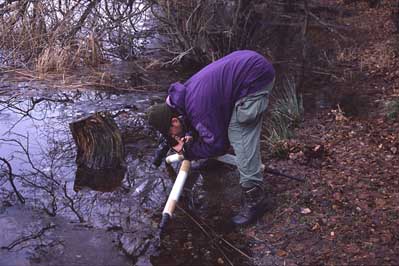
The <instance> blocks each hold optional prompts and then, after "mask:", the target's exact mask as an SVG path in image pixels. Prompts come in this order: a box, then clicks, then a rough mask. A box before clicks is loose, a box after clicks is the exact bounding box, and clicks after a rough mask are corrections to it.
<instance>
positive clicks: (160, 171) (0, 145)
mask: <svg viewBox="0 0 399 266" xmlns="http://www.w3.org/2000/svg"><path fill="white" fill-rule="evenodd" d="M163 98H164V95H163V94H162V93H158V94H154V93H152V94H151V96H150V95H149V94H146V93H144V92H143V93H139V92H135V93H128V92H121V93H119V92H115V91H108V92H107V91H96V90H86V91H85V90H53V89H52V90H49V89H48V88H47V89H46V88H41V87H40V86H38V87H34V86H32V84H24V83H20V84H17V85H16V84H10V86H7V84H6V83H5V84H4V85H3V87H2V89H1V91H0V110H1V111H0V125H1V126H0V158H2V159H3V160H2V162H3V164H2V168H1V173H0V174H1V175H0V185H1V186H0V200H1V208H0V228H1V230H2V232H3V237H2V238H1V240H0V246H1V249H0V265H2V266H8V265H92V264H96V265H132V264H137V265H171V264H173V265H183V264H184V265H187V264H188V265H198V264H201V265H215V264H231V263H235V264H237V263H239V264H249V263H250V260H248V258H246V256H247V254H246V252H245V250H246V248H247V244H246V241H245V237H243V236H242V235H241V234H240V232H239V231H234V230H232V228H230V227H229V226H227V225H228V218H229V216H230V215H231V206H232V204H235V206H237V204H238V201H239V193H238V192H239V191H238V190H237V189H238V186H237V176H236V173H235V170H234V169H233V168H231V167H228V166H223V165H220V164H219V165H216V166H213V167H210V166H209V165H208V166H204V165H202V164H200V162H198V163H196V164H194V170H193V171H192V176H191V180H195V181H192V182H191V186H190V187H192V188H193V189H192V191H191V193H188V192H186V196H185V199H183V200H182V202H181V204H180V209H178V210H177V211H176V217H175V218H174V219H173V220H172V221H171V223H170V226H169V227H168V228H167V230H166V232H165V233H164V234H163V236H162V239H161V241H160V242H159V241H158V231H157V227H158V223H159V220H160V216H161V211H162V208H163V204H164V203H165V201H166V198H167V196H168V192H169V191H170V189H171V186H172V184H173V183H172V180H171V177H173V176H171V175H170V174H168V172H167V171H166V169H165V166H164V165H162V166H161V167H160V168H156V167H154V166H153V165H152V160H153V155H154V152H155V150H156V148H157V142H156V139H157V137H158V136H156V134H155V133H154V132H153V131H151V130H150V129H148V128H147V126H146V123H145V116H144V111H145V109H146V108H147V107H148V106H149V105H151V104H153V103H154V102H157V101H162V100H163ZM98 111H107V112H110V113H111V115H112V116H113V117H114V119H115V121H116V123H117V124H118V126H119V128H120V129H121V131H122V135H123V140H124V146H125V157H126V158H125V159H126V165H127V170H126V172H125V174H124V176H123V179H122V180H121V179H118V178H117V175H116V174H115V175H112V174H111V175H110V176H109V182H104V179H101V178H100V177H97V176H93V180H83V181H82V180H78V179H79V176H77V175H76V171H77V166H76V163H75V159H76V146H75V143H74V141H73V138H72V135H71V133H70V130H69V123H71V122H73V121H76V120H78V119H81V118H84V117H87V116H89V115H91V114H93V113H95V112H98ZM7 163H9V167H8V164H7ZM177 167H178V166H177V165H176V166H175V169H177ZM195 169H197V170H195ZM198 169H200V170H198ZM10 171H11V177H12V182H11V179H10V175H9V174H10ZM85 182H86V185H85ZM77 183H79V188H80V190H77V189H76V184H77ZM98 184H100V185H98ZM13 185H14V187H15V188H14V187H13ZM100 187H101V189H100ZM74 188H75V189H74ZM93 189H97V190H101V191H96V190H93ZM16 191H17V192H16ZM104 191H108V192H104ZM189 195H191V196H189ZM231 195H235V196H233V197H232V196H231ZM189 202H191V204H189ZM189 206H191V207H192V206H194V208H189Z"/></svg>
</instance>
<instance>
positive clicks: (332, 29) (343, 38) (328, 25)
mask: <svg viewBox="0 0 399 266" xmlns="http://www.w3.org/2000/svg"><path fill="white" fill-rule="evenodd" d="M308 15H309V16H311V17H312V18H314V20H316V21H317V22H318V23H319V24H320V25H322V26H324V27H326V28H327V29H328V30H329V31H330V32H332V33H335V34H337V35H338V36H339V37H340V38H341V39H342V40H343V41H346V40H347V38H346V37H345V36H343V35H342V34H341V33H339V32H338V31H337V30H336V29H334V27H333V26H332V25H330V24H328V23H326V22H324V21H323V20H321V19H320V18H319V17H318V16H316V15H315V14H314V13H313V12H312V11H310V10H308Z"/></svg>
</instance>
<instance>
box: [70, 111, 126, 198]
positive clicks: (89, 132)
mask: <svg viewBox="0 0 399 266" xmlns="http://www.w3.org/2000/svg"><path fill="white" fill-rule="evenodd" d="M69 127H70V129H71V132H72V136H73V139H74V140H75V144H76V146H77V149H78V150H77V155H76V164H77V166H78V168H77V170H76V178H75V185H74V189H75V191H78V190H80V189H81V188H82V187H90V188H92V189H94V190H99V191H111V190H113V189H115V188H116V187H117V186H119V184H120V182H121V181H122V179H123V177H124V173H125V171H126V167H125V161H124V148H123V142H122V135H121V132H120V130H119V128H118V126H117V125H116V123H115V121H114V120H113V118H112V117H111V115H110V114H109V113H106V112H101V113H95V114H94V115H91V116H89V117H87V118H84V119H82V120H79V121H76V122H73V123H70V124H69Z"/></svg>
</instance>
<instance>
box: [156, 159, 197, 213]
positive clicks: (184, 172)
mask: <svg viewBox="0 0 399 266" xmlns="http://www.w3.org/2000/svg"><path fill="white" fill-rule="evenodd" d="M190 166H191V163H190V161H188V160H184V161H183V162H182V164H181V166H180V170H179V173H178V174H177V177H176V180H175V183H174V184H173V187H172V191H171V192H170V194H169V197H168V201H167V202H166V205H165V208H164V209H163V212H162V214H168V215H169V216H170V217H172V214H173V212H174V210H175V208H176V204H177V201H178V200H179V197H180V195H181V192H182V191H183V187H184V183H185V182H186V179H187V176H188V172H189V171H190Z"/></svg>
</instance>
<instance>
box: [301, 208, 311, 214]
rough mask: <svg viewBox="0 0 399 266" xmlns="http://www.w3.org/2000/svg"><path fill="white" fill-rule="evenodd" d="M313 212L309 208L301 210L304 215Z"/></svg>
mask: <svg viewBox="0 0 399 266" xmlns="http://www.w3.org/2000/svg"><path fill="white" fill-rule="evenodd" d="M311 212H312V211H311V210H310V209H309V208H301V213H302V214H309V213H311Z"/></svg>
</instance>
